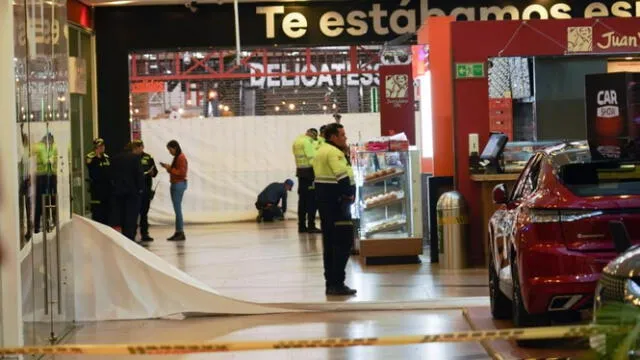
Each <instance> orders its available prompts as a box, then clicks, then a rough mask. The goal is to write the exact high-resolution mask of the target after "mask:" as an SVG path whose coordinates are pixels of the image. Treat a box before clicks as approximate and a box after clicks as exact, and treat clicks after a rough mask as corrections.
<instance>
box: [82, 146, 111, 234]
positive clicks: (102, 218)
mask: <svg viewBox="0 0 640 360" xmlns="http://www.w3.org/2000/svg"><path fill="white" fill-rule="evenodd" d="M85 162H86V163H87V168H88V169H89V193H90V194H91V219H93V221H97V222H99V223H101V224H105V225H109V215H110V213H111V204H110V202H109V200H110V198H111V178H110V167H111V161H110V159H109V155H107V153H106V152H105V144H104V140H102V139H100V138H97V139H94V140H93V151H91V152H89V153H88V154H87V155H86V157H85Z"/></svg>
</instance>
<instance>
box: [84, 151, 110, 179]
mask: <svg viewBox="0 0 640 360" xmlns="http://www.w3.org/2000/svg"><path fill="white" fill-rule="evenodd" d="M86 162H87V167H88V168H89V178H90V179H91V181H92V182H93V183H96V184H104V183H107V182H108V179H109V166H111V161H110V160H109V155H107V154H105V153H103V154H102V157H98V155H97V154H96V153H95V151H92V152H90V153H88V154H87V156H86Z"/></svg>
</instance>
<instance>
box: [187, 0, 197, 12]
mask: <svg viewBox="0 0 640 360" xmlns="http://www.w3.org/2000/svg"><path fill="white" fill-rule="evenodd" d="M184 7H186V8H187V9H189V10H191V12H192V13H194V14H195V13H196V12H197V11H198V2H197V1H195V0H194V1H188V2H186V3H185V4H184Z"/></svg>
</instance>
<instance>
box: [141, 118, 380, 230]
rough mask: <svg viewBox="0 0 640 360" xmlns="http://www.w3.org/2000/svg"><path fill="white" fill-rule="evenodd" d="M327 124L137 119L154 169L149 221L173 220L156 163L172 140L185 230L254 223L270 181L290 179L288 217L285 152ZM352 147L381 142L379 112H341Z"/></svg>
mask: <svg viewBox="0 0 640 360" xmlns="http://www.w3.org/2000/svg"><path fill="white" fill-rule="evenodd" d="M331 121H332V118H331V116H330V115H324V116H323V115H321V116H318V115H291V116H261V117H223V118H206V119H199V118H192V119H180V120H175V119H173V120H172V119H165V120H143V121H141V123H142V125H141V126H142V128H141V132H142V140H143V141H144V143H145V151H146V152H147V153H149V154H151V155H152V156H153V157H154V159H155V161H156V164H158V167H159V169H160V173H159V174H158V177H157V178H156V179H155V180H154V186H155V184H156V183H158V187H157V191H156V196H155V199H154V200H153V202H152V204H151V211H150V213H149V221H150V222H151V223H153V224H172V223H173V221H174V214H173V208H172V205H171V197H170V195H169V176H168V174H167V173H166V171H165V170H164V169H162V168H160V165H159V162H161V161H162V162H166V163H170V162H171V159H172V158H171V155H169V153H168V152H167V149H166V144H167V142H169V140H171V139H175V140H177V141H178V142H179V143H180V145H181V147H182V149H183V151H184V153H185V155H186V156H187V159H188V161H189V175H188V189H187V191H186V193H185V196H184V200H183V213H184V218H185V223H187V224H208V223H218V222H231V221H244V220H250V219H253V218H255V216H256V214H257V212H256V210H255V207H254V205H253V204H254V203H255V201H256V197H257V196H258V193H260V191H262V189H264V187H265V186H267V185H268V184H269V183H271V182H274V181H277V182H282V181H284V180H285V179H287V178H291V179H293V180H294V181H296V187H295V188H294V190H293V191H291V192H290V193H289V197H288V210H287V215H288V217H290V216H292V215H294V214H296V210H297V202H298V195H297V185H298V184H297V179H296V178H295V163H294V158H293V154H292V153H291V146H292V144H293V141H294V139H295V138H296V137H297V136H298V135H300V134H302V133H304V132H305V130H306V129H308V128H311V127H313V128H316V129H317V128H319V127H320V126H321V125H323V124H326V123H329V122H331ZM342 124H343V125H344V126H345V129H346V132H347V137H348V138H349V142H350V143H355V142H359V141H365V140H367V139H370V138H373V137H376V136H380V114H379V113H357V114H344V115H343V117H342Z"/></svg>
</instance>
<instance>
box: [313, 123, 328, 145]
mask: <svg viewBox="0 0 640 360" xmlns="http://www.w3.org/2000/svg"><path fill="white" fill-rule="evenodd" d="M326 127H327V125H322V126H320V134H319V135H318V138H317V139H316V143H315V145H316V152H318V150H320V146H322V144H324V143H325V142H326V140H325V139H324V129H326Z"/></svg>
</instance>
